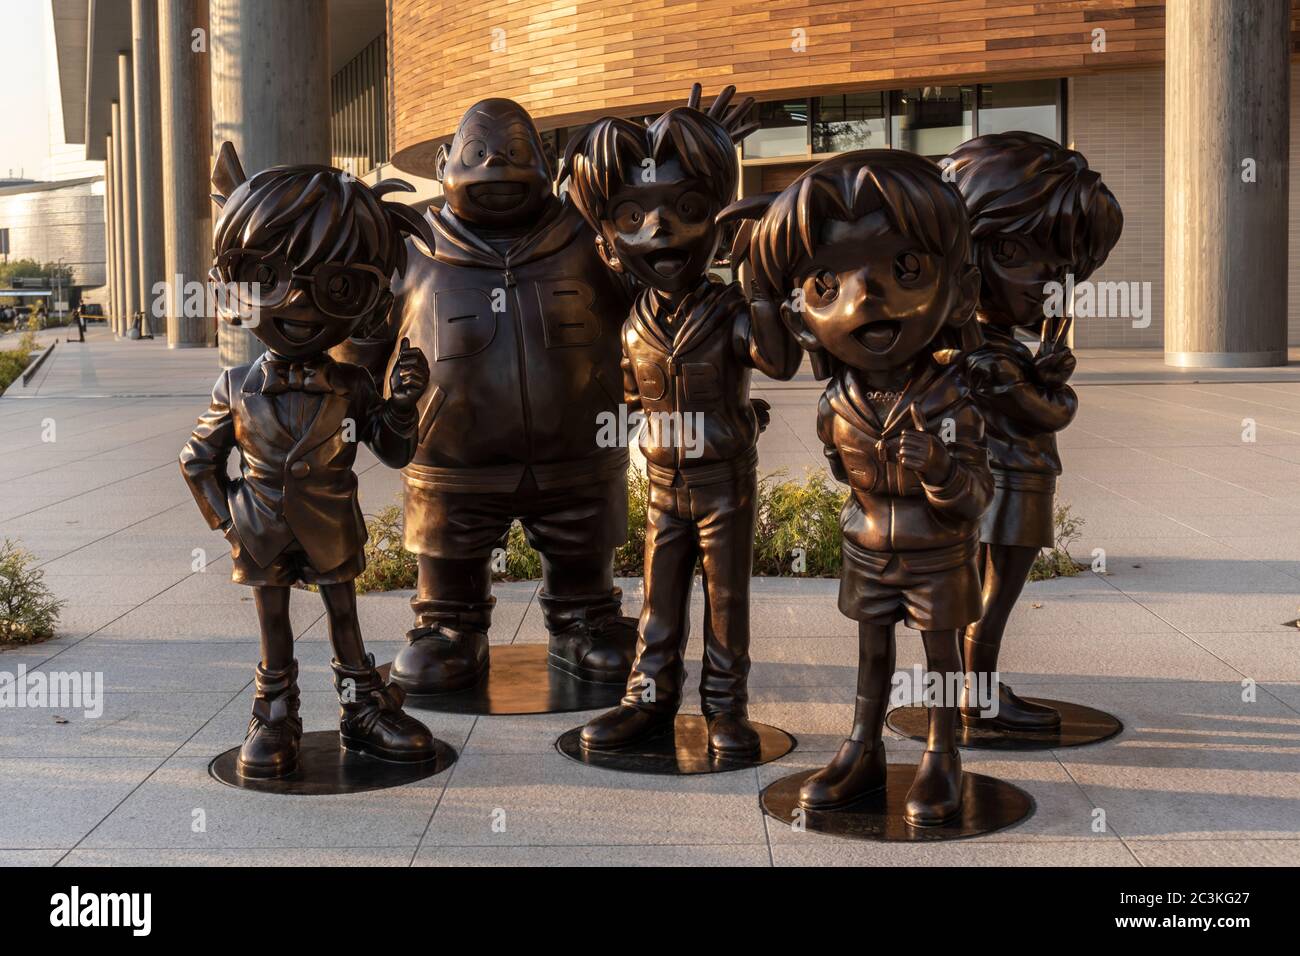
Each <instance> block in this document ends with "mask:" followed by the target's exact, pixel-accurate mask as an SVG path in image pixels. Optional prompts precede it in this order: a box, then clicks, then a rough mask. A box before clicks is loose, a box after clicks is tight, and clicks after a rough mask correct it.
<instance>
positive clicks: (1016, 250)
mask: <svg viewBox="0 0 1300 956" xmlns="http://www.w3.org/2000/svg"><path fill="white" fill-rule="evenodd" d="M1019 260H1020V243H1018V242H1016V241H1015V240H1014V239H998V240H996V241H995V242H994V243H993V261H994V262H996V263H997V264H998V265H1001V266H1011V265H1015V264H1016V263H1017V262H1018V261H1019Z"/></svg>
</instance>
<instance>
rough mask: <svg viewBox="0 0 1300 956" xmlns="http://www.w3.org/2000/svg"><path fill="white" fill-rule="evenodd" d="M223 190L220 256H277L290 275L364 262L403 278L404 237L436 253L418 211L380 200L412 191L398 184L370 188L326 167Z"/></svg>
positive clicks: (265, 176) (276, 173)
mask: <svg viewBox="0 0 1300 956" xmlns="http://www.w3.org/2000/svg"><path fill="white" fill-rule="evenodd" d="M237 178H238V177H237ZM216 180H217V177H215V176H214V181H216ZM223 185H224V186H226V187H229V186H232V185H233V187H234V188H233V189H231V190H230V193H229V195H228V196H216V197H214V198H215V199H216V200H217V202H218V203H219V204H220V205H221V215H220V216H219V217H218V219H217V224H216V228H215V230H214V232H213V251H214V253H215V255H217V256H220V255H221V254H222V253H223V252H226V251H228V250H230V249H257V250H260V251H262V252H274V253H279V254H282V255H284V257H285V258H286V259H287V260H288V261H289V262H290V263H291V264H292V265H293V266H294V267H295V268H309V267H311V266H314V265H317V264H319V263H322V262H349V263H364V264H366V265H372V266H375V267H376V268H379V269H381V270H383V272H384V273H385V274H386V275H389V276H391V275H393V274H394V273H397V274H399V275H400V274H402V273H404V272H405V271H406V242H405V236H407V235H413V236H418V237H419V238H421V239H423V240H424V241H425V244H426V245H427V246H428V247H429V248H430V249H432V248H433V235H432V232H431V231H430V229H429V225H428V223H426V222H425V221H424V219H423V217H422V216H420V214H419V213H418V212H416V211H415V210H414V209H412V208H411V207H409V206H405V205H403V204H401V203H390V202H385V201H384V200H383V198H382V197H383V196H384V194H385V193H389V192H393V191H404V192H413V191H414V189H413V187H411V185H410V184H409V183H405V182H403V181H402V180H400V179H390V180H385V181H384V182H381V183H378V184H376V185H375V186H373V187H372V186H368V185H366V184H365V183H364V182H362V181H361V180H359V179H357V178H356V177H354V176H351V175H349V174H347V173H344V172H342V171H341V170H338V169H334V168H333V167H330V166H309V165H304V166H273V167H271V168H270V169H267V170H264V171H262V172H260V173H257V174H255V175H254V176H253V177H252V178H250V179H248V180H246V181H233V182H232V181H226V182H225V183H220V182H219V183H218V186H219V187H221V186H223Z"/></svg>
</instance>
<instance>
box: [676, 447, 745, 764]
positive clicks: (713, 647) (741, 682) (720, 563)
mask: <svg viewBox="0 0 1300 956" xmlns="http://www.w3.org/2000/svg"><path fill="white" fill-rule="evenodd" d="M756 491H757V482H756V478H755V475H754V473H753V472H750V473H749V474H748V475H745V476H743V477H740V478H737V479H736V480H735V481H734V482H726V483H723V484H717V485H705V486H703V487H701V488H699V489H692V491H691V499H692V516H693V517H694V519H695V523H696V528H697V529H698V533H699V537H700V551H701V557H702V562H701V563H702V564H703V568H704V667H703V670H702V673H701V675H700V705H701V708H702V710H703V711H704V716H705V717H706V718H708V723H709V749H710V750H711V751H713V752H714V753H718V754H724V755H732V756H737V755H746V756H749V755H757V754H758V752H759V749H760V744H761V741H760V740H759V736H758V731H756V730H755V729H754V727H753V725H752V724H750V722H749V711H748V702H749V688H748V681H749V636H750V635H749V583H750V576H751V575H752V574H753V563H754V503H755V498H756Z"/></svg>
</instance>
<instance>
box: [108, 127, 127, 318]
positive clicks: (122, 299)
mask: <svg viewBox="0 0 1300 956" xmlns="http://www.w3.org/2000/svg"><path fill="white" fill-rule="evenodd" d="M111 116H112V125H113V136H112V139H113V253H114V255H113V268H114V269H115V270H116V271H115V272H114V275H113V279H114V284H115V285H116V286H117V296H116V299H117V301H116V304H115V306H114V308H113V334H114V335H123V334H125V332H126V320H125V316H126V274H127V273H126V214H125V211H124V210H123V208H122V105H121V104H120V103H114V104H113V105H112V113H111Z"/></svg>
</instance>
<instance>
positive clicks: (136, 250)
mask: <svg viewBox="0 0 1300 956" xmlns="http://www.w3.org/2000/svg"><path fill="white" fill-rule="evenodd" d="M131 86H132V83H131V56H130V54H128V53H119V54H118V55H117V92H118V96H119V99H118V107H119V110H120V113H121V121H122V136H121V139H119V140H118V144H117V156H118V164H119V168H120V170H121V177H120V182H121V186H122V188H121V192H120V193H119V194H118V195H119V196H120V197H121V208H122V263H123V276H122V291H123V293H124V294H123V296H122V304H123V307H124V309H125V312H126V328H125V329H124V330H123V334H130V330H131V323H132V322H133V321H134V320H135V313H136V310H137V309H139V308H140V240H139V234H140V230H139V227H138V220H137V218H136V217H137V211H138V210H137V207H136V199H135V194H136V190H135V183H136V179H135V118H134V113H135V97H134V95H133V93H132V90H131Z"/></svg>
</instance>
